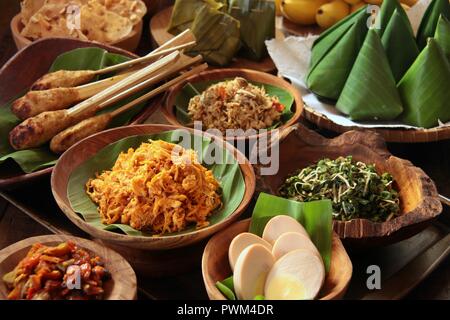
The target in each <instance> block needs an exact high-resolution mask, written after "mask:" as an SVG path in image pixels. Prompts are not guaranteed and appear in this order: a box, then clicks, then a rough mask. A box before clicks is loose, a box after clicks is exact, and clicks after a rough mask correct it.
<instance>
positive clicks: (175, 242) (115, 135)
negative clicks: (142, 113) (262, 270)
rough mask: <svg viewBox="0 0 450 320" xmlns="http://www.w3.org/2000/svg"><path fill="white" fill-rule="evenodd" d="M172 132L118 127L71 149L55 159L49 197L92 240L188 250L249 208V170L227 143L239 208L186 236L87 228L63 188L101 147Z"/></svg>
mask: <svg viewBox="0 0 450 320" xmlns="http://www.w3.org/2000/svg"><path fill="white" fill-rule="evenodd" d="M175 129H179V127H175V126H169V125H137V126H130V127H120V128H115V129H110V130H107V131H103V132H100V133H98V134H95V135H92V136H90V137H88V138H86V139H84V140H82V141H81V142H79V143H77V144H76V145H74V146H72V147H71V148H70V149H69V150H67V151H66V152H65V153H64V154H63V155H62V156H61V158H60V159H59V161H58V163H57V164H56V166H55V169H54V171H53V174H52V179H51V185H52V191H53V196H54V197H55V200H56V202H57V203H58V205H59V207H60V208H61V210H62V211H63V212H64V213H65V215H66V216H67V217H68V218H69V219H70V220H71V221H72V222H73V223H74V224H75V225H77V226H78V227H79V228H80V229H82V230H83V231H85V232H87V233H89V234H90V235H91V236H93V237H95V238H99V239H101V240H104V241H106V242H110V243H112V244H115V245H120V246H125V247H132V248H137V249H146V250H167V249H175V248H180V247H184V246H188V245H190V244H193V243H196V242H199V241H200V240H203V239H205V238H207V237H209V236H211V235H212V234H214V233H216V232H217V231H219V230H222V229H223V228H225V227H227V226H228V225H229V224H231V223H232V222H233V221H235V220H236V219H237V218H238V217H239V216H240V215H241V214H242V213H243V212H244V210H245V208H246V207H247V206H248V205H249V203H250V200H251V199H252V196H253V193H254V190H255V174H254V172H253V167H252V166H251V164H250V163H249V162H248V160H247V159H246V158H245V157H244V156H243V155H242V153H240V152H239V151H238V150H236V149H235V148H234V147H233V146H232V145H231V144H229V143H226V144H224V145H225V147H226V149H227V150H228V151H230V153H231V154H233V156H234V157H235V159H238V161H239V166H240V169H241V171H242V175H243V177H244V182H245V193H244V197H243V199H242V201H241V203H240V205H239V207H238V208H237V209H236V210H235V211H234V212H233V213H232V214H231V215H230V216H228V217H227V218H225V219H224V220H222V221H220V222H218V223H216V224H213V225H211V226H208V227H206V228H202V229H199V230H195V231H192V232H189V233H185V234H180V235H173V236H170V235H168V236H164V237H143V236H129V235H124V234H119V233H115V232H110V231H106V230H102V229H99V228H96V227H94V226H92V225H90V224H88V223H87V222H86V221H84V219H82V218H81V217H80V216H79V215H78V214H77V213H75V212H74V211H73V209H72V207H71V205H70V202H69V199H68V197H67V187H68V182H69V178H70V175H71V174H72V172H73V171H74V170H75V169H76V168H77V167H78V166H80V165H81V164H82V163H83V162H85V161H86V160H87V159H89V158H91V157H92V156H94V155H95V154H96V153H97V152H98V151H99V150H101V149H103V148H104V147H105V146H107V145H109V144H111V143H113V142H115V141H117V140H120V139H122V138H125V137H129V136H135V135H142V134H154V133H160V132H164V131H170V130H175ZM189 131H190V132H191V133H193V134H195V135H202V136H206V137H211V136H210V135H208V134H206V133H204V132H201V133H200V132H194V130H192V129H189ZM214 139H215V140H216V142H217V144H218V145H222V142H223V140H222V139H220V138H218V137H214Z"/></svg>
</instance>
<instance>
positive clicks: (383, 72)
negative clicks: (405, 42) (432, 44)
mask: <svg viewBox="0 0 450 320" xmlns="http://www.w3.org/2000/svg"><path fill="white" fill-rule="evenodd" d="M336 108H337V109H338V110H339V111H341V112H343V113H345V114H346V115H348V116H349V117H350V118H351V119H352V120H373V119H375V120H392V119H395V118H396V117H398V116H399V115H400V114H401V113H402V111H403V107H402V103H401V99H400V96H399V93H398V91H397V88H396V81H395V79H394V76H393V74H392V71H391V69H390V66H389V62H388V59H387V57H386V54H385V52H384V49H383V45H382V43H381V40H380V37H379V36H378V33H377V32H376V31H375V30H374V29H370V30H369V31H368V34H367V37H366V40H365V41H364V44H363V46H362V48H361V51H360V52H359V54H358V57H357V58H356V61H355V65H354V66H353V68H352V70H351V72H350V75H349V77H348V79H347V81H346V83H345V86H344V89H343V91H342V94H341V96H340V97H339V100H338V102H337V104H336Z"/></svg>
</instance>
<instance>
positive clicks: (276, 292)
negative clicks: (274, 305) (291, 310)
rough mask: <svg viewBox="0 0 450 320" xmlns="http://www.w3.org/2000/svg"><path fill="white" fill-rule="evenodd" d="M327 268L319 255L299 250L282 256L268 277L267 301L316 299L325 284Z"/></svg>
mask: <svg viewBox="0 0 450 320" xmlns="http://www.w3.org/2000/svg"><path fill="white" fill-rule="evenodd" d="M324 280H325V268H324V265H323V262H322V259H320V258H319V257H318V256H317V254H315V253H313V252H311V251H310V250H305V249H298V250H294V251H291V252H289V253H287V254H285V255H284V256H282V257H281V258H280V259H279V260H278V261H277V262H276V263H275V264H274V265H273V267H272V269H271V270H270V273H269V275H268V276H267V280H266V285H265V288H264V296H265V297H266V299H267V300H310V299H314V298H315V297H316V296H317V295H318V294H319V291H320V289H321V287H322V285H323V283H324Z"/></svg>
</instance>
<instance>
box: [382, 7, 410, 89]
mask: <svg viewBox="0 0 450 320" xmlns="http://www.w3.org/2000/svg"><path fill="white" fill-rule="evenodd" d="M402 10H403V9H402ZM410 29H411V25H410V23H409V21H405V19H404V18H403V17H402V15H401V13H400V11H399V10H397V9H396V10H395V11H394V13H393V14H392V17H391V19H390V21H389V23H388V25H387V27H386V30H385V32H384V33H383V37H382V38H381V41H382V43H383V46H384V50H385V52H386V55H387V57H388V60H389V64H390V66H391V70H392V73H393V75H394V78H395V81H396V82H398V81H400V79H401V78H402V77H403V75H404V74H405V72H406V71H407V70H408V68H409V67H410V66H411V65H412V64H413V62H414V60H415V59H416V58H417V56H418V55H419V48H418V47H417V44H416V41H415V39H414V36H413V34H412V33H410V32H409V31H410Z"/></svg>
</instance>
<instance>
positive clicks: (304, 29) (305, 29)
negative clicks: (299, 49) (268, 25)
mask: <svg viewBox="0 0 450 320" xmlns="http://www.w3.org/2000/svg"><path fill="white" fill-rule="evenodd" d="M281 20H282V22H281V26H282V28H283V30H284V31H286V32H289V33H290V34H292V35H295V36H301V37H305V36H307V35H308V34H312V35H319V34H320V33H321V32H322V31H323V30H322V29H321V28H320V27H319V26H318V25H312V26H302V25H299V24H295V23H293V22H291V21H289V20H288V19H286V18H284V17H281Z"/></svg>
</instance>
